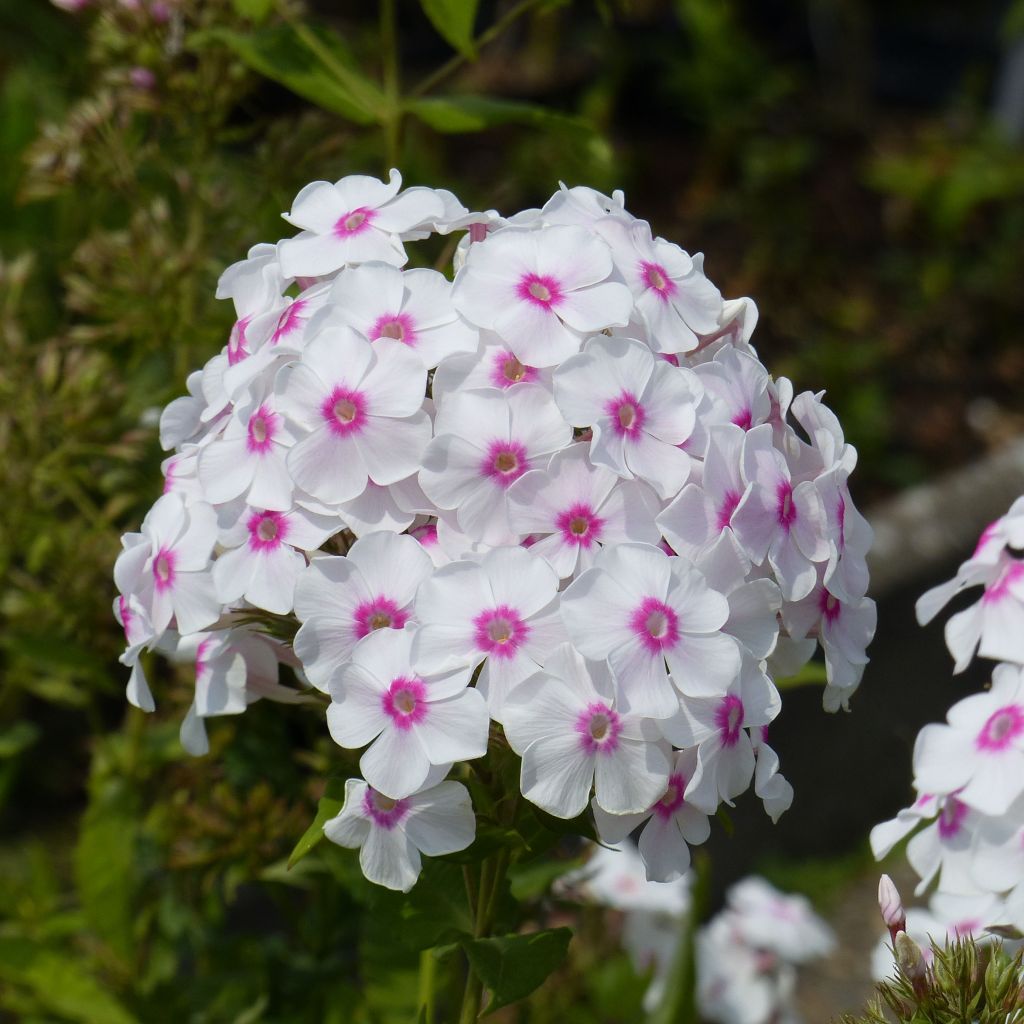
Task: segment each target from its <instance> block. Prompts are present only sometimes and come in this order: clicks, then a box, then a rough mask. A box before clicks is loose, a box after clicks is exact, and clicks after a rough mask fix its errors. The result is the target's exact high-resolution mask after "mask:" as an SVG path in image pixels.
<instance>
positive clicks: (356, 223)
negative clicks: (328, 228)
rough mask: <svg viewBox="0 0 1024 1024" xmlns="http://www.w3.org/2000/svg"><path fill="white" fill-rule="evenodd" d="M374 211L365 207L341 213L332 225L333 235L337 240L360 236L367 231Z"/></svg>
mask: <svg viewBox="0 0 1024 1024" xmlns="http://www.w3.org/2000/svg"><path fill="white" fill-rule="evenodd" d="M373 217H374V211H373V210H368V209H367V208H366V207H365V206H360V207H359V208H358V209H355V210H350V211H349V212H348V213H343V214H342V215H341V216H340V217H339V218H338V220H337V221H336V222H335V225H334V234H335V235H336V236H337V237H338V238H350V237H351V236H352V235H361V234H362V233H363V232H364V231H368V230H369V228H370V224H371V223H372V222H373Z"/></svg>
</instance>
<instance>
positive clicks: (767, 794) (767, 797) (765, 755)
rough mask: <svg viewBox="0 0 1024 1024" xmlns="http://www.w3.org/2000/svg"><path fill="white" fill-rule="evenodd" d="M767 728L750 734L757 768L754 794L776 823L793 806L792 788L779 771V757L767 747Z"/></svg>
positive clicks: (755, 770) (762, 727)
mask: <svg viewBox="0 0 1024 1024" xmlns="http://www.w3.org/2000/svg"><path fill="white" fill-rule="evenodd" d="M767 733H768V727H767V726H764V725H763V726H761V728H760V729H754V730H752V732H751V736H750V738H751V740H753V743H754V753H755V755H756V757H757V766H756V767H755V769H754V792H755V793H756V794H757V796H759V797H760V798H761V802H762V803H763V804H764V810H765V813H766V814H767V815H768V817H769V818H771V819H772V824H775V823H776V822H778V820H779V818H781V817H782V815H783V814H785V812H786V811H788V810H789V809H790V807H791V806H792V805H793V787H792V786H791V785H790V783H789V782H788V781H787V780H786V778H785V776H783V775H782V773H781V772H780V771H779V755H778V754H776V753H775V751H774V750H772V748H771V747H769V746H768V743H767Z"/></svg>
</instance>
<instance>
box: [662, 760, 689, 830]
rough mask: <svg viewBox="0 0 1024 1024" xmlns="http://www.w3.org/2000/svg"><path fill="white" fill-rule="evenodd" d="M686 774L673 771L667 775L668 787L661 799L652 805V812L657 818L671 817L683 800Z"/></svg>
mask: <svg viewBox="0 0 1024 1024" xmlns="http://www.w3.org/2000/svg"><path fill="white" fill-rule="evenodd" d="M686 781H687V780H686V776H685V775H683V774H682V773H681V772H673V773H672V774H671V775H670V776H669V777H668V787H667V788H666V790H665V792H664V793H663V794H662V797H661V799H660V800H659V801H658V802H657V803H656V804H655V805H654V813H655V814H657V815H658V817H659V818H662V819H663V820H664V819H667V818H671V817H672V815H673V814H675V813H676V811H678V810H679V808H680V807H682V806H683V803H684V802H685V801H684V799H683V794H684V793H685V792H686Z"/></svg>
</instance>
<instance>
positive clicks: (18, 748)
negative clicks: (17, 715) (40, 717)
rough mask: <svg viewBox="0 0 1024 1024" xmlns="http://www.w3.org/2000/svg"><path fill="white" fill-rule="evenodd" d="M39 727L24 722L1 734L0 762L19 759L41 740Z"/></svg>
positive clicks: (16, 723) (32, 723) (15, 724)
mask: <svg viewBox="0 0 1024 1024" xmlns="http://www.w3.org/2000/svg"><path fill="white" fill-rule="evenodd" d="M39 731H40V730H39V726H38V725H36V724H35V723H34V722H29V721H25V720H22V721H20V722H15V723H14V724H13V725H12V726H10V727H9V728H7V729H4V730H3V732H0V760H4V759H5V758H10V757H17V756H18V754H20V753H21V752H22V751H23V750H27V749H28V748H29V747H31V746H32V744H33V743H35V741H36V740H37V739H39Z"/></svg>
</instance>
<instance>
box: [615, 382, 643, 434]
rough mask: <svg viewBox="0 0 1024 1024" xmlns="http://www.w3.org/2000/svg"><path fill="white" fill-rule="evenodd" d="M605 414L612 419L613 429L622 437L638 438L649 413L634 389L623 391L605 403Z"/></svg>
mask: <svg viewBox="0 0 1024 1024" xmlns="http://www.w3.org/2000/svg"><path fill="white" fill-rule="evenodd" d="M605 414H606V415H607V416H608V419H610V420H611V421H612V429H613V430H614V431H615V433H616V434H618V435H619V436H620V437H629V438H636V437H637V436H638V435H639V434H640V431H641V430H642V429H643V425H644V420H646V419H647V413H646V411H645V410H644V407H643V406H642V405H641V404H640V399H639V398H637V397H636V395H634V394H633V392H632V391H623V392H622V394H621V395H619V397H618V398H613V399H612V400H611V401H610V402H608V403H607V404H606V405H605Z"/></svg>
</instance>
